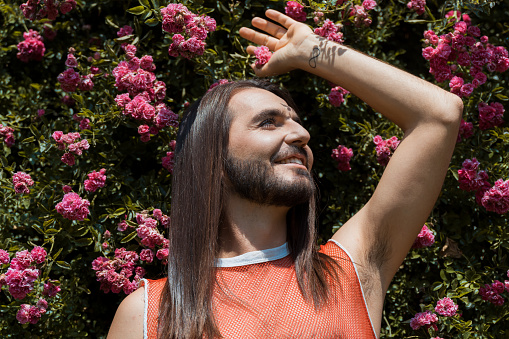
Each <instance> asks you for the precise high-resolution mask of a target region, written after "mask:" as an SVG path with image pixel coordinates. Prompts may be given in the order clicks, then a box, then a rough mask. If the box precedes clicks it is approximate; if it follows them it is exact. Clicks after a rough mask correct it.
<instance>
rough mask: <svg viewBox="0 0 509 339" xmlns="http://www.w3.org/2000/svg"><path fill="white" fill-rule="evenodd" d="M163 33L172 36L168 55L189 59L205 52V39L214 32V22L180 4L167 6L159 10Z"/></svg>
mask: <svg viewBox="0 0 509 339" xmlns="http://www.w3.org/2000/svg"><path fill="white" fill-rule="evenodd" d="M161 15H162V17H163V31H165V32H168V33H170V34H173V36H172V40H173V42H172V44H171V45H170V47H169V48H168V54H169V55H170V56H173V57H178V56H182V57H184V58H187V59H190V58H192V57H193V56H195V55H202V54H203V52H204V51H205V45H206V44H205V39H206V38H207V34H208V33H209V32H213V31H215V30H216V21H215V20H214V19H212V18H211V17H208V16H203V15H200V16H199V15H196V14H194V13H192V12H191V11H190V10H189V9H187V7H186V6H184V5H182V4H169V5H168V6H167V7H166V8H163V9H161Z"/></svg>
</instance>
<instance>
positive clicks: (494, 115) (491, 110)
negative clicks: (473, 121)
mask: <svg viewBox="0 0 509 339" xmlns="http://www.w3.org/2000/svg"><path fill="white" fill-rule="evenodd" d="M477 107H478V108H479V128H480V129H482V130H486V129H488V128H492V127H495V126H500V125H502V124H503V123H504V112H505V109H504V106H502V104H501V103H499V102H492V103H491V104H489V105H488V104H487V103H485V102H480V103H479V105H478V106H477Z"/></svg>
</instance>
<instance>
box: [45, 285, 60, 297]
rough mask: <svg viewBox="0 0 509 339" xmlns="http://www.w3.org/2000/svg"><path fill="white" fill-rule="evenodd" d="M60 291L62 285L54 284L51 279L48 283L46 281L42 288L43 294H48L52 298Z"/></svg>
mask: <svg viewBox="0 0 509 339" xmlns="http://www.w3.org/2000/svg"><path fill="white" fill-rule="evenodd" d="M60 291H61V288H60V286H58V285H54V284H53V283H52V282H51V281H48V282H47V283H44V288H43V290H42V294H43V295H45V296H48V297H50V298H53V297H55V296H56V295H57V294H58V292H60Z"/></svg>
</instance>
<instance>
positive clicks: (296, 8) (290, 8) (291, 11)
mask: <svg viewBox="0 0 509 339" xmlns="http://www.w3.org/2000/svg"><path fill="white" fill-rule="evenodd" d="M303 9H304V6H302V5H301V4H300V3H298V2H297V1H288V2H287V3H286V7H285V13H286V15H288V16H289V17H290V18H292V19H294V20H296V21H300V22H304V21H306V12H304V10H303Z"/></svg>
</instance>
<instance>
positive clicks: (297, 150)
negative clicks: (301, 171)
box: [270, 145, 309, 167]
mask: <svg viewBox="0 0 509 339" xmlns="http://www.w3.org/2000/svg"><path fill="white" fill-rule="evenodd" d="M294 154H300V155H302V156H304V158H305V159H306V167H307V165H308V163H309V159H308V153H307V152H306V151H305V150H304V148H302V147H298V146H294V145H289V146H288V147H285V149H284V150H281V151H279V152H277V153H275V154H273V155H272V156H271V157H270V162H271V163H272V164H273V163H274V162H275V161H276V160H277V159H284V158H286V157H289V156H291V155H294Z"/></svg>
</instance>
